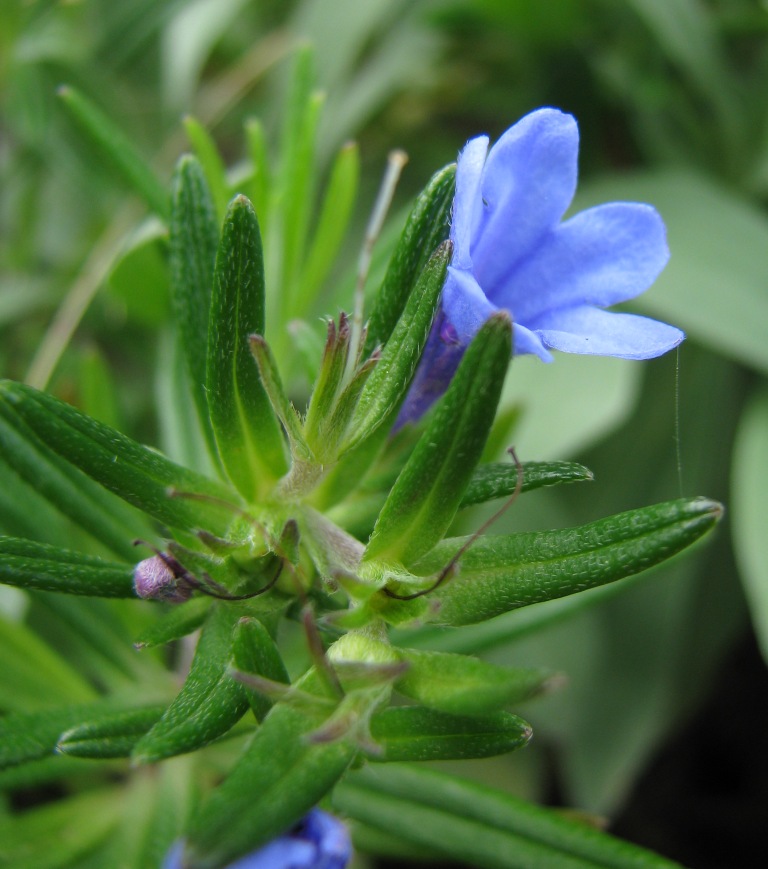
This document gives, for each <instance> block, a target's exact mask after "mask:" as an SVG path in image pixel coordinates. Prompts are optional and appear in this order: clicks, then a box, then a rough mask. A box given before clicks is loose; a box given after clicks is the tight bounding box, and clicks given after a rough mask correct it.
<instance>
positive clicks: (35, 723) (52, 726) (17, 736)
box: [0, 703, 104, 769]
mask: <svg viewBox="0 0 768 869" xmlns="http://www.w3.org/2000/svg"><path fill="white" fill-rule="evenodd" d="M103 706H104V704H102V703H91V704H82V705H77V706H62V707H60V708H58V709H46V710H44V711H43V712H32V713H25V712H15V713H12V714H10V715H4V716H3V717H2V718H0V769H7V768H8V767H11V766H16V765H17V764H20V763H29V762H30V761H33V760H40V759H41V758H43V757H49V756H53V751H54V749H55V748H56V743H57V742H58V740H59V736H60V735H61V734H62V733H63V732H64V731H65V730H68V729H69V728H70V727H73V726H74V725H76V724H78V723H79V722H81V721H84V720H85V719H86V718H88V717H89V716H93V715H94V714H95V713H97V712H98V710H99V709H103Z"/></svg>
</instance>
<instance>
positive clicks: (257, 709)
mask: <svg viewBox="0 0 768 869" xmlns="http://www.w3.org/2000/svg"><path fill="white" fill-rule="evenodd" d="M232 660H233V663H234V665H235V667H237V669H238V670H240V671H241V672H243V673H255V674H256V675H258V676H264V677H265V678H267V679H270V680H271V681H273V682H282V683H283V684H285V685H288V684H289V683H290V681H291V680H290V678H289V676H288V671H287V670H286V669H285V664H284V663H283V659H282V658H281V657H280V652H279V650H278V648H277V646H276V645H275V641H274V640H273V639H272V637H271V636H270V635H269V631H268V630H267V629H266V628H265V627H264V625H263V624H262V623H261V622H260V621H259V620H258V619H254V618H242V619H240V621H239V622H238V623H237V625H236V626H235V633H234V639H233V643H232ZM243 690H244V691H245V693H246V695H247V697H248V702H249V703H250V704H251V709H252V711H253V714H254V715H255V716H256V720H257V721H262V720H263V719H264V717H265V716H266V714H267V712H269V710H270V709H271V708H272V701H271V700H270V699H269V697H267V696H266V695H264V694H260V693H259V692H258V691H255V690H253V689H252V688H249V687H248V686H247V685H244V686H243Z"/></svg>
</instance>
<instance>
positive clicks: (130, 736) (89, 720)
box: [56, 705, 166, 759]
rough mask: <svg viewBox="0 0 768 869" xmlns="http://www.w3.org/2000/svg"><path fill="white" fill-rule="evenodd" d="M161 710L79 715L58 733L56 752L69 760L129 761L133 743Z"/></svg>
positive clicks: (139, 708) (154, 722) (155, 707)
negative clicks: (76, 719) (82, 758)
mask: <svg viewBox="0 0 768 869" xmlns="http://www.w3.org/2000/svg"><path fill="white" fill-rule="evenodd" d="M165 708H166V707H165V706H158V705H154V706H143V707H138V708H135V709H123V710H117V711H115V710H109V711H107V712H106V713H104V714H101V715H93V716H87V715H81V717H80V719H79V721H78V723H77V724H75V725H73V726H70V727H67V728H64V729H62V730H61V731H60V736H59V738H58V740H57V744H56V751H58V752H59V753H60V754H66V755H70V756H73V757H91V758H99V759H103V758H107V757H130V755H131V752H132V750H133V748H134V747H135V745H136V743H137V742H138V741H139V739H141V737H143V736H144V734H145V733H147V731H148V730H150V729H151V728H152V727H153V726H154V725H155V724H156V722H157V721H158V720H159V719H160V717H161V716H162V715H163V713H164V712H165Z"/></svg>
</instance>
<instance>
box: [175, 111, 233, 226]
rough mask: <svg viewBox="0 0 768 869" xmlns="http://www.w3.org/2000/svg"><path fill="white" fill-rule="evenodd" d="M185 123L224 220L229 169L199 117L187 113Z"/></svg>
mask: <svg viewBox="0 0 768 869" xmlns="http://www.w3.org/2000/svg"><path fill="white" fill-rule="evenodd" d="M183 123H184V131H185V132H186V134H187V137H188V139H189V141H190V142H191V144H192V147H193V148H194V151H195V156H196V157H197V159H198V160H199V161H200V165H201V166H202V168H203V172H204V173H205V177H206V180H207V181H208V186H209V188H210V191H211V196H212V198H213V201H214V203H215V206H216V213H217V214H218V216H219V220H223V219H224V214H225V213H226V210H227V202H228V200H229V185H228V184H227V169H226V166H225V165H224V161H223V160H222V159H221V154H219V150H218V148H217V147H216V143H215V142H214V141H213V139H212V138H211V135H210V133H209V132H208V130H206V129H205V127H204V126H203V125H202V124H201V123H200V121H198V120H197V118H194V117H192V116H191V115H187V116H186V117H185V118H184V121H183Z"/></svg>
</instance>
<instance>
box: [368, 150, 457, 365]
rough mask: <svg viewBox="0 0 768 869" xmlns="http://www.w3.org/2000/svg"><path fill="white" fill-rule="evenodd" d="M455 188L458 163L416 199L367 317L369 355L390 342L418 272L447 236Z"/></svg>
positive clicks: (451, 166) (420, 271) (445, 170)
mask: <svg viewBox="0 0 768 869" xmlns="http://www.w3.org/2000/svg"><path fill="white" fill-rule="evenodd" d="M455 190H456V166H455V164H452V165H450V166H446V167H445V168H444V169H441V170H440V171H439V172H436V173H435V174H434V175H433V176H432V178H431V179H430V181H429V184H427V186H426V188H425V189H424V191H423V192H422V193H421V194H420V195H419V197H418V198H417V199H416V202H415V203H414V206H413V209H412V211H411V213H410V216H409V217H408V221H407V223H406V225H405V228H404V229H403V232H402V235H401V236H400V240H399V241H398V243H397V247H396V248H395V252H394V254H393V255H392V259H391V260H390V263H389V267H388V268H387V273H386V276H385V278H384V282H383V283H382V285H381V288H380V289H379V291H378V294H377V296H376V301H375V303H374V307H373V310H372V311H371V316H370V319H369V320H368V335H367V338H366V342H365V351H366V355H368V354H370V353H372V352H373V350H374V349H375V348H376V347H377V346H379V345H381V346H384V345H385V344H386V343H387V341H388V340H389V336H390V335H391V334H392V331H393V329H394V328H395V326H396V324H397V321H398V320H399V319H400V317H401V315H402V313H403V310H404V309H405V306H406V303H407V301H408V298H409V297H410V295H411V291H412V289H413V287H414V285H415V283H416V281H417V279H418V278H419V275H420V274H421V273H422V271H423V270H424V267H425V266H426V264H427V262H428V261H429V259H430V258H431V256H432V254H433V253H434V251H435V250H436V248H437V247H438V245H440V244H441V243H442V242H443V241H445V240H446V239H447V238H448V232H449V230H450V225H451V206H452V204H453V195H454V192H455Z"/></svg>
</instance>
